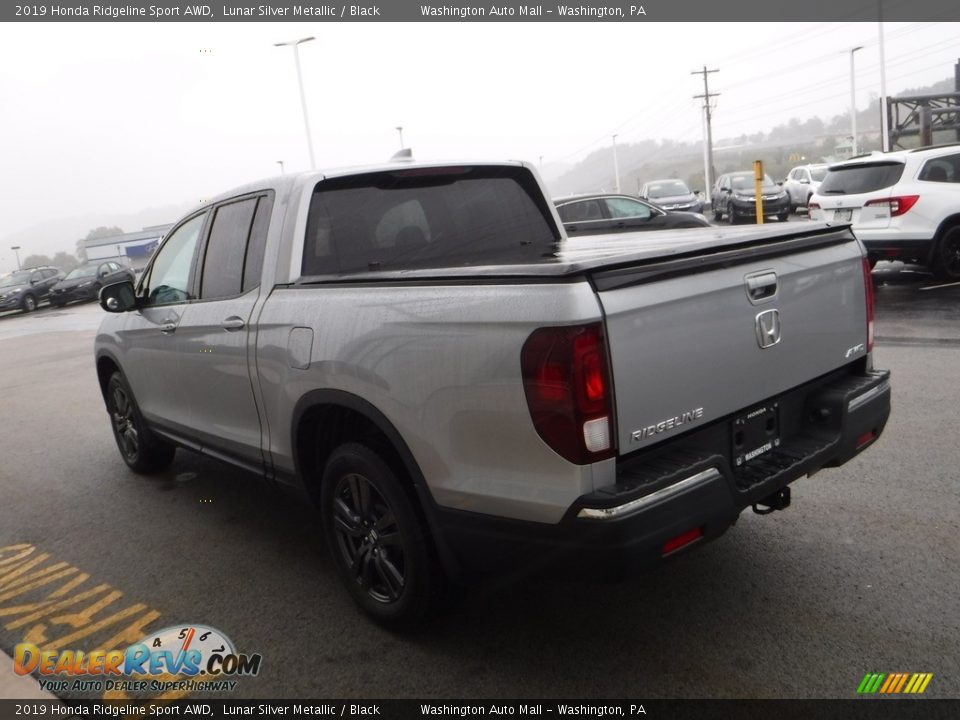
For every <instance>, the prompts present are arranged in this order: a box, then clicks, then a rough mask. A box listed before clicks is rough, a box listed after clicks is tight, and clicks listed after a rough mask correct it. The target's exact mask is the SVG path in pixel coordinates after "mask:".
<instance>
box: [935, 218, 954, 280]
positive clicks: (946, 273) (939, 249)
mask: <svg viewBox="0 0 960 720" xmlns="http://www.w3.org/2000/svg"><path fill="white" fill-rule="evenodd" d="M932 270H933V272H934V274H935V275H936V276H937V277H938V278H940V279H941V280H943V281H945V282H957V281H958V280H960V225H955V226H953V227H952V228H949V229H947V231H946V232H944V233H943V235H942V236H941V237H940V240H938V241H937V245H936V250H935V251H934V258H933V268H932Z"/></svg>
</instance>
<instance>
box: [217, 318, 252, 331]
mask: <svg viewBox="0 0 960 720" xmlns="http://www.w3.org/2000/svg"><path fill="white" fill-rule="evenodd" d="M245 324H246V323H244V322H243V318H238V317H237V316H236V315H231V316H230V317H228V318H226V319H225V320H224V321H223V322H222V323H220V327H222V328H223V329H224V330H227V331H230V330H240V329H242V328H243V326H244V325H245Z"/></svg>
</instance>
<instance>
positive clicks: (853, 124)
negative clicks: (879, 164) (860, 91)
mask: <svg viewBox="0 0 960 720" xmlns="http://www.w3.org/2000/svg"><path fill="white" fill-rule="evenodd" d="M857 50H863V45H857V47H855V48H853V49H852V50H850V135H851V137H852V145H851V148H850V157H854V156H855V155H856V154H857V89H856V82H855V79H854V74H853V54H854V53H855V52H856V51H857Z"/></svg>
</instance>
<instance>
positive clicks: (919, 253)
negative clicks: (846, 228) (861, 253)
mask: <svg viewBox="0 0 960 720" xmlns="http://www.w3.org/2000/svg"><path fill="white" fill-rule="evenodd" d="M854 234H855V235H857V237H858V238H860V239H861V240H862V242H863V245H864V247H865V248H866V249H867V253H868V254H869V255H870V256H871V257H872V258H875V259H877V260H898V259H904V260H917V261H918V262H922V263H926V262H928V260H929V257H930V253H931V252H932V251H933V240H929V239H928V240H904V239H903V238H897V239H895V240H890V239H886V238H864V237H863V234H862V233H857V232H856V231H854Z"/></svg>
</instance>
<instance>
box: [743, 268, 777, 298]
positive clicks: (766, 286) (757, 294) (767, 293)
mask: <svg viewBox="0 0 960 720" xmlns="http://www.w3.org/2000/svg"><path fill="white" fill-rule="evenodd" d="M776 293H777V274H776V273H775V272H765V273H760V274H758V275H751V276H749V277H747V295H749V296H750V299H751V300H754V301H756V300H764V299H766V298H768V297H772V296H773V295H776Z"/></svg>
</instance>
